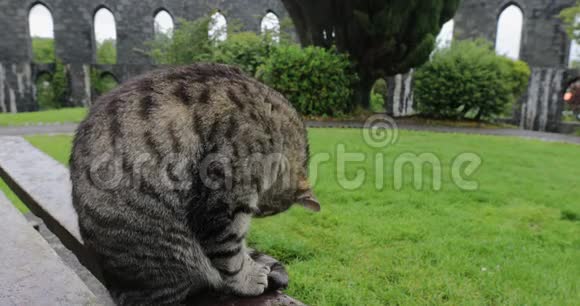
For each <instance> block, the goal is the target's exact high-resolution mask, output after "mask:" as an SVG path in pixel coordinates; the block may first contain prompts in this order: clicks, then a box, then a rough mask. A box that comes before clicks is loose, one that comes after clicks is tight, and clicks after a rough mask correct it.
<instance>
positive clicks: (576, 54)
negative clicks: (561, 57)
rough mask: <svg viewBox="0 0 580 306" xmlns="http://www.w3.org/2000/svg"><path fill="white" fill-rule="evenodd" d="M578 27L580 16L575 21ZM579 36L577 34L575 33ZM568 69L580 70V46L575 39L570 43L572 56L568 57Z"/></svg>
mask: <svg viewBox="0 0 580 306" xmlns="http://www.w3.org/2000/svg"><path fill="white" fill-rule="evenodd" d="M574 22H575V23H576V25H578V23H580V15H578V16H576V20H575V21H574ZM575 34H577V33H575ZM568 67H570V68H576V69H579V68H580V44H578V41H576V40H575V39H572V41H571V42H570V56H569V57H568Z"/></svg>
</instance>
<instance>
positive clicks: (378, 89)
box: [370, 79, 388, 112]
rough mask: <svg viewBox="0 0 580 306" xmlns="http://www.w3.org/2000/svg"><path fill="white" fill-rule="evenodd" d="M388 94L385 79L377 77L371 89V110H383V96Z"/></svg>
mask: <svg viewBox="0 0 580 306" xmlns="http://www.w3.org/2000/svg"><path fill="white" fill-rule="evenodd" d="M387 96H388V86H387V82H386V81H385V79H378V80H377V81H376V82H375V85H373V90H372V91H371V103H370V104H371V111H373V112H384V111H385V98H386V97H387Z"/></svg>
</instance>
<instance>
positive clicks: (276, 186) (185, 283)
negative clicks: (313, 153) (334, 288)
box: [70, 64, 319, 305]
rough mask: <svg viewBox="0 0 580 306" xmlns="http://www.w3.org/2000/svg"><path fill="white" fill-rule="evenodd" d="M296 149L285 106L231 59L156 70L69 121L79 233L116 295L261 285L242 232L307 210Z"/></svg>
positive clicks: (125, 299) (150, 296)
mask: <svg viewBox="0 0 580 306" xmlns="http://www.w3.org/2000/svg"><path fill="white" fill-rule="evenodd" d="M308 154H309V153H308V141H307V138H306V129H305V127H304V124H303V122H302V120H301V119H300V117H299V115H298V114H297V113H296V111H295V110H294V109H293V108H292V106H291V105H290V104H289V103H288V102H287V101H286V99H284V97H283V96H282V95H280V94H279V93H277V92H275V91H274V90H272V89H270V88H268V87H266V86H265V85H263V84H261V83H259V82H257V81H255V80H253V79H251V78H248V77H246V76H245V75H244V74H243V73H242V72H241V71H239V70H238V69H236V68H232V67H228V66H224V65H214V64H197V65H192V66H187V67H182V68H172V69H167V70H161V71H156V72H154V73H150V74H147V75H144V76H142V77H139V78H137V79H134V80H132V81H130V82H128V83H126V84H124V85H122V86H120V87H119V88H118V89H116V90H114V91H112V92H111V93H109V94H107V95H105V96H103V97H101V98H100V99H99V100H98V101H97V102H96V103H95V105H93V107H92V108H91V110H90V112H89V114H88V117H87V118H86V119H85V120H84V121H83V122H82V123H81V124H80V126H79V128H78V130H77V133H76V137H75V140H74V147H73V152H72V156H71V163H70V165H71V179H72V183H73V202H74V205H75V209H76V210H77V212H78V215H79V224H80V228H81V234H82V236H83V239H84V241H85V244H86V245H87V246H88V247H89V248H91V249H93V250H94V252H96V253H97V254H98V255H99V258H100V260H101V264H102V268H103V270H104V275H105V279H106V281H107V285H108V287H109V288H110V290H111V292H112V294H113V296H114V297H115V298H116V300H117V302H118V303H120V304H127V305H130V304H139V305H141V304H155V305H160V304H175V303H179V302H181V301H183V300H184V299H185V298H186V297H187V296H188V295H191V294H195V293H197V292H199V291H201V290H205V289H213V290H218V291H221V292H224V293H233V294H239V295H259V294H261V293H262V292H263V291H264V290H265V289H266V288H267V286H268V284H267V275H268V273H269V268H268V267H267V266H264V265H262V264H258V263H256V262H254V261H253V260H252V259H251V258H250V256H249V255H248V252H247V249H246V246H245V243H244V238H245V235H246V233H247V230H248V227H249V225H250V221H251V218H252V217H253V216H267V215H271V214H275V213H279V212H282V211H285V210H287V209H288V208H289V207H290V206H291V205H292V204H293V203H296V202H301V203H303V204H304V205H305V207H307V208H311V209H314V210H317V209H319V206H318V204H317V202H316V200H315V198H314V197H313V196H312V193H311V192H310V188H309V186H308V184H307V182H306V176H307V163H308ZM272 156H274V158H271V157H272ZM265 160H269V161H271V163H270V166H271V167H270V169H269V170H271V171H264V170H268V169H266V168H268V167H265V166H264V163H263V161H265Z"/></svg>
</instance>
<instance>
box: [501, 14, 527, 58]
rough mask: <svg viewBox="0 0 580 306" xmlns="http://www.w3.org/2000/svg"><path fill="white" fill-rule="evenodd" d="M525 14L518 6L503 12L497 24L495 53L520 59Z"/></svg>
mask: <svg viewBox="0 0 580 306" xmlns="http://www.w3.org/2000/svg"><path fill="white" fill-rule="evenodd" d="M523 26H524V13H523V12H522V10H521V9H520V8H519V7H518V6H516V5H513V4H512V5H510V6H508V7H507V8H505V9H504V10H503V12H501V14H500V15H499V19H498V22H497V36H496V41H495V51H496V52H497V54H500V55H505V56H507V57H509V58H512V59H519V58H520V48H521V43H522V30H523Z"/></svg>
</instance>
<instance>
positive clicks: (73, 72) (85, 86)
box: [67, 64, 91, 107]
mask: <svg viewBox="0 0 580 306" xmlns="http://www.w3.org/2000/svg"><path fill="white" fill-rule="evenodd" d="M67 70H68V77H69V86H70V98H69V101H68V102H69V103H68V104H69V105H67V106H71V107H72V106H90V105H91V66H90V65H88V64H69V65H67Z"/></svg>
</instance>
